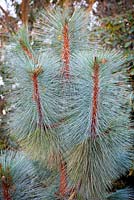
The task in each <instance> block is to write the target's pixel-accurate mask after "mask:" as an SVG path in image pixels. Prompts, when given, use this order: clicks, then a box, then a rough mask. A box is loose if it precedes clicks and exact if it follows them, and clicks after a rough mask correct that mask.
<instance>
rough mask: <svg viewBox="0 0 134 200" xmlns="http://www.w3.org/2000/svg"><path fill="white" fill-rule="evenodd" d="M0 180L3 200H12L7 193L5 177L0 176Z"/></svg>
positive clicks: (7, 185)
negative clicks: (0, 181)
mask: <svg viewBox="0 0 134 200" xmlns="http://www.w3.org/2000/svg"><path fill="white" fill-rule="evenodd" d="M1 180H2V191H3V198H4V200H12V199H11V196H10V192H9V188H10V185H9V184H8V183H6V178H5V176H2V178H1Z"/></svg>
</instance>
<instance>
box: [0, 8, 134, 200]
mask: <svg viewBox="0 0 134 200" xmlns="http://www.w3.org/2000/svg"><path fill="white" fill-rule="evenodd" d="M87 27H88V17H87V15H86V14H85V11H84V10H81V9H76V10H74V11H73V12H69V11H68V10H65V11H64V10H62V9H59V8H58V9H54V10H53V11H46V13H45V14H44V13H43V14H41V17H40V18H39V19H38V21H37V23H36V24H35V29H34V35H33V38H32V39H33V44H31V41H30V35H29V33H28V28H27V27H26V26H24V27H22V28H21V30H20V31H19V32H18V33H17V34H16V35H15V37H14V41H13V42H12V45H10V49H9V48H8V50H7V58H8V62H9V63H10V64H9V65H10V71H11V73H12V74H13V76H14V77H15V80H16V81H17V83H18V84H19V88H18V89H17V90H16V91H14V93H13V95H12V97H11V101H12V104H14V106H15V109H14V111H13V112H12V113H11V115H10V123H9V129H10V132H11V134H14V135H15V136H16V137H17V140H18V142H19V143H20V146H21V148H22V149H23V150H24V151H25V152H26V153H28V155H29V156H30V157H31V159H33V160H36V161H37V162H41V166H45V167H46V169H47V170H50V171H51V172H50V175H48V177H49V179H50V180H53V181H52V182H51V181H50V182H51V184H48V185H47V186H46V187H45V188H44V193H43V195H44V200H48V199H52V200H54V199H68V200H75V199H82V200H92V199H96V200H99V199H100V200H102V199H103V200H105V199H107V200H113V199H114V200H117V199H122V200H123V199H124V200H127V199H134V195H133V192H132V191H131V189H124V190H119V191H117V192H115V193H110V189H111V188H112V182H113V180H115V179H117V178H118V177H120V175H122V174H124V173H125V172H126V171H127V170H128V169H129V168H130V167H131V159H132V152H131V146H132V139H131V137H132V136H131V135H132V133H131V130H130V128H129V119H128V112H127V108H126V100H127V95H128V91H127V87H126V83H127V79H126V77H125V76H124V74H122V76H121V78H120V73H119V72H118V67H119V66H123V64H124V63H125V59H124V57H123V56H122V53H121V52H118V51H116V50H106V49H102V48H101V47H98V48H96V46H95V47H94V46H93V45H91V44H89V42H88V28H87ZM119 78H120V80H119ZM18 162H19V161H18ZM12 167H13V168H14V166H12ZM15 167H17V165H15ZM19 168H20V171H18V172H17V171H16V173H20V172H21V164H19ZM19 168H17V170H18V169H19ZM1 170H2V173H3V162H2V161H1ZM4 170H5V171H4V173H6V172H7V167H5V169H4ZM43 173H44V172H43V171H42V177H43ZM37 175H38V173H37ZM1 177H3V174H2V176H1ZM13 178H14V177H12V179H13ZM1 180H3V179H1ZM7 181H8V180H7ZM41 182H42V180H41ZM2 184H3V182H2ZM16 184H17V180H16ZM57 186H58V188H57ZM2 187H3V186H1V188H2ZM8 192H9V197H10V196H11V192H10V191H8ZM45 192H46V193H47V194H46V193H45ZM13 193H14V191H13ZM35 193H36V190H35ZM39 194H40V195H41V194H42V193H40V192H39ZM13 195H14V194H13ZM35 196H36V194H35ZM17 198H18V197H13V199H15V200H16V199H17ZM28 198H31V197H27V199H28ZM9 199H12V198H9ZM21 199H23V198H21ZM25 199H26V198H25ZM33 199H34V198H33ZM36 199H42V197H37V198H36ZM4 200H7V198H6V197H4Z"/></svg>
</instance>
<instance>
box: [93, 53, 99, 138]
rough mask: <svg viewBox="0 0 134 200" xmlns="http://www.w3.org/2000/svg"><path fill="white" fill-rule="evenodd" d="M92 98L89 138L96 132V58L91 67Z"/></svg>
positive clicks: (97, 83) (97, 76)
mask: <svg viewBox="0 0 134 200" xmlns="http://www.w3.org/2000/svg"><path fill="white" fill-rule="evenodd" d="M93 84H94V85H93V98H92V117H91V136H92V137H93V138H95V137H96V134H97V131H96V128H97V127H96V126H97V113H98V96H99V65H98V63H97V60H96V57H95V61H94V67H93Z"/></svg>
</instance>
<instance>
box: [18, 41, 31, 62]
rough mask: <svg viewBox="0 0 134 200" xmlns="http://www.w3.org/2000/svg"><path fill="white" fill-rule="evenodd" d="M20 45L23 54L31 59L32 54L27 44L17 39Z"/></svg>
mask: <svg viewBox="0 0 134 200" xmlns="http://www.w3.org/2000/svg"><path fill="white" fill-rule="evenodd" d="M19 42H20V45H21V47H22V49H23V51H24V52H25V54H26V55H27V56H28V57H29V58H30V59H31V60H32V59H33V55H32V53H31V52H30V50H29V49H28V48H27V46H26V45H25V44H24V42H23V41H22V40H20V41H19Z"/></svg>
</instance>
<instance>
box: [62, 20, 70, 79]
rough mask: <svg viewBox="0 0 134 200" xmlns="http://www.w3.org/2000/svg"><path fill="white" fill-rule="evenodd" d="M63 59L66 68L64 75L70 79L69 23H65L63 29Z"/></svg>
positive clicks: (63, 71) (63, 70)
mask: <svg viewBox="0 0 134 200" xmlns="http://www.w3.org/2000/svg"><path fill="white" fill-rule="evenodd" d="M62 59H63V62H64V67H63V69H62V73H63V75H64V77H65V79H69V73H70V67H69V61H70V44H69V27H68V24H67V23H65V25H64V27H63V51H62Z"/></svg>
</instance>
